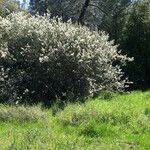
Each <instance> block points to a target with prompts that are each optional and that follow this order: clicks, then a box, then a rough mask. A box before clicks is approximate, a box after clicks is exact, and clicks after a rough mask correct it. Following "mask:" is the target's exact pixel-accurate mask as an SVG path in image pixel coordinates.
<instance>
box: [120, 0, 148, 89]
mask: <svg viewBox="0 0 150 150" xmlns="http://www.w3.org/2000/svg"><path fill="white" fill-rule="evenodd" d="M121 46H122V49H123V50H124V53H127V54H128V55H129V56H132V57H134V62H133V63H131V64H130V65H128V68H127V69H126V73H127V74H128V76H129V77H130V79H131V80H132V81H133V82H134V84H133V86H134V88H149V87H150V1H149V0H140V1H138V2H136V3H134V5H133V6H132V7H131V9H130V13H129V15H128V16H127V17H126V24H125V26H124V30H123V34H122V43H121Z"/></svg>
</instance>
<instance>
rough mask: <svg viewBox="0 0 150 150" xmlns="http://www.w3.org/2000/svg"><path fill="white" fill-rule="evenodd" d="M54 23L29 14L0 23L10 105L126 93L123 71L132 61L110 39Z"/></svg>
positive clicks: (1, 58)
mask: <svg viewBox="0 0 150 150" xmlns="http://www.w3.org/2000/svg"><path fill="white" fill-rule="evenodd" d="M48 18H49V16H44V17H41V16H30V15H27V14H23V13H12V14H11V15H9V16H7V17H6V18H0V67H1V72H0V76H1V78H0V82H1V87H0V88H1V89H0V90H1V91H2V92H1V93H3V96H1V97H3V98H5V100H4V101H6V99H8V100H10V101H12V100H13V99H15V100H17V98H19V100H22V101H24V100H25V101H27V102H32V103H33V102H37V101H43V102H50V103H51V102H52V100H56V99H61V100H62V101H64V100H66V99H72V100H75V99H78V98H80V97H82V98H85V97H87V96H90V95H93V94H94V93H96V92H99V91H101V90H119V89H123V88H124V86H125V85H126V83H127V80H126V79H125V80H123V79H122V76H123V72H122V71H121V69H120V66H121V65H125V64H126V61H127V60H130V59H129V58H127V57H126V56H123V55H121V54H120V53H118V52H117V46H114V44H113V42H109V41H108V36H107V35H105V34H104V33H103V32H100V33H98V32H96V31H90V29H88V28H87V27H82V26H78V25H73V24H72V23H71V22H69V21H68V22H67V23H63V22H62V21H61V19H59V18H53V19H51V20H49V19H48ZM116 64H117V65H116Z"/></svg>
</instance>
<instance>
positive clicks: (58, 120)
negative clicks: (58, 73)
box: [0, 91, 150, 150]
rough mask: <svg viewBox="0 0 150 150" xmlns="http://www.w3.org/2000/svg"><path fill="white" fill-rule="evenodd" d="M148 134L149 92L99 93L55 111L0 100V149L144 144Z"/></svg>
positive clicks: (106, 149) (142, 147)
mask: <svg viewBox="0 0 150 150" xmlns="http://www.w3.org/2000/svg"><path fill="white" fill-rule="evenodd" d="M6 112H7V113H6ZM8 112H9V113H8ZM36 115H37V116H36ZM2 116H3V117H2ZM30 117H31V118H30ZM32 118H34V119H32ZM149 139H150V92H140V91H137V92H132V93H130V94H129V93H128V94H122V95H119V94H111V93H105V94H104V93H103V94H101V95H100V96H98V97H97V98H95V99H92V100H88V101H87V102H86V103H85V104H68V106H66V107H65V109H64V110H63V111H59V112H58V113H57V114H56V115H55V116H52V110H51V109H49V110H46V109H44V110H42V109H41V107H40V106H35V107H23V106H3V105H0V149H4V150H5V149H6V150H7V149H17V150H20V149H32V150H35V149H36V150H41V149H44V150H49V149H50V150H53V149H54V150H55V149H58V150H59V149H60V150H63V149H64V150H66V149H67V150H71V149H76V150H80V149H81V150H93V149H96V150H100V149H102V150H110V149H121V150H122V149H130V148H132V149H139V150H149V149H150V141H149Z"/></svg>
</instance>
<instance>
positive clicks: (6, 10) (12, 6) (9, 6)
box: [0, 0, 20, 17]
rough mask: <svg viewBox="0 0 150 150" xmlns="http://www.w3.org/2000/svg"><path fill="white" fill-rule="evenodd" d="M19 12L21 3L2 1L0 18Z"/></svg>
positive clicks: (0, 3)
mask: <svg viewBox="0 0 150 150" xmlns="http://www.w3.org/2000/svg"><path fill="white" fill-rule="evenodd" d="M19 10H20V7H19V3H17V1H16V0H0V16H3V17H4V16H7V15H8V14H10V13H12V12H17V11H19Z"/></svg>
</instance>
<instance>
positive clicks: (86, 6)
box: [78, 0, 90, 25]
mask: <svg viewBox="0 0 150 150" xmlns="http://www.w3.org/2000/svg"><path fill="white" fill-rule="evenodd" d="M89 4H90V0H85V3H84V5H83V7H82V9H81V13H80V16H79V18H78V24H81V25H84V21H83V19H84V16H85V13H86V10H87V8H88V6H89Z"/></svg>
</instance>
